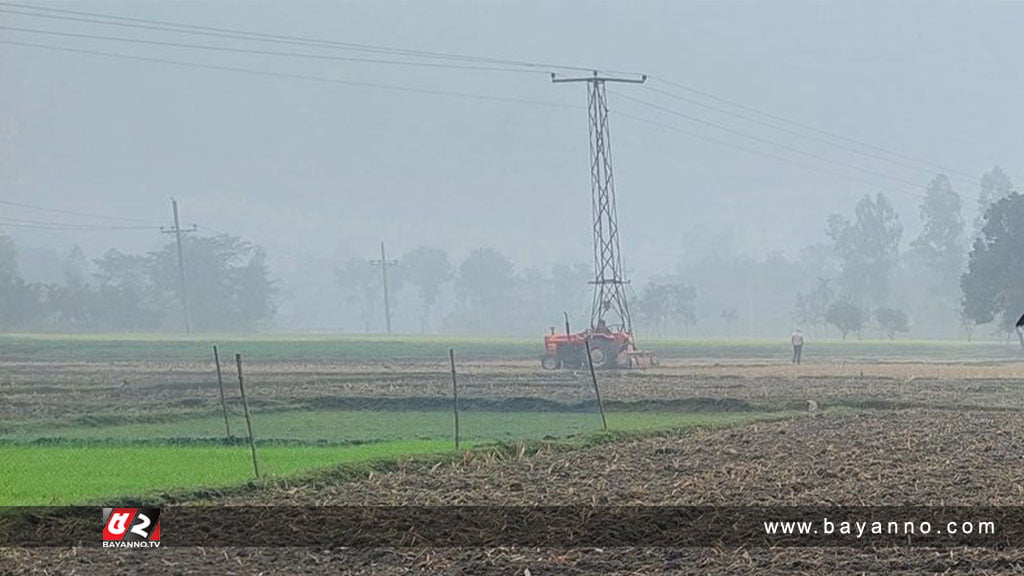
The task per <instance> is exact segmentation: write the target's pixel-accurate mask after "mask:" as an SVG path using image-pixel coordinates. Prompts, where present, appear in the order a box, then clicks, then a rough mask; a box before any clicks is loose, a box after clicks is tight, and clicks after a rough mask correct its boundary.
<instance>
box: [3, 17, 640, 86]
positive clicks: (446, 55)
mask: <svg viewBox="0 0 1024 576" xmlns="http://www.w3.org/2000/svg"><path fill="white" fill-rule="evenodd" d="M0 6H10V7H13V8H18V9H21V10H22V11H15V10H10V9H9V8H0V10H2V11H5V12H11V13H15V14H20V15H24V16H32V17H37V18H55V19H63V20H76V21H83V20H82V19H81V18H78V17H88V18H91V20H84V21H86V22H90V23H96V24H103V25H111V26H126V27H130V28H141V29H147V30H163V31H168V32H178V33H185V34H200V35H208V36H217V37H225V38H232V39H241V40H251V41H259V42H276V43H287V44H300V45H305V46H319V47H323V48H334V49H345V50H353V51H362V52H374V53H383V54H392V55H396V56H406V57H414V58H421V59H442V60H455V61H463V62H477V63H488V64H499V65H505V66H517V67H523V68H537V69H543V70H545V71H550V70H552V69H558V70H573V71H586V72H589V71H591V70H593V67H585V66H569V65H564V64H554V63H548V62H531V61H525V60H511V59H504V58H490V57H482V56H473V55H467V54H460V53H455V52H436V51H429V50H413V49H408V48H396V47H391V46H379V45H373V44H362V43H355V42H339V41H334V40H324V39H319V38H309V37H303V36H292V35H285V34H268V33H263V32H251V31H246V30H239V29H233V28H223V27H216V26H202V25H196V24H187V23H180V22H170V21H166V20H155V19H147V18H130V17H125V16H116V15H111V14H101V13H97V12H84V11H79V10H67V9H58V8H44V7H41V6H32V5H27V4H18V3H14V2H0ZM24 10H30V11H34V12H24ZM57 14H62V15H65V16H58V15H57ZM66 15H71V16H66ZM97 18H100V19H103V20H96V19H97ZM105 20H109V21H105ZM609 72H615V71H609ZM616 73H622V72H616Z"/></svg>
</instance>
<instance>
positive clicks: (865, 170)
mask: <svg viewBox="0 0 1024 576" xmlns="http://www.w3.org/2000/svg"><path fill="white" fill-rule="evenodd" d="M616 97H623V98H626V99H628V100H630V101H634V102H636V104H639V105H641V106H645V107H647V108H651V109H653V110H657V111H660V112H664V113H666V114H672V115H674V116H678V117H680V118H684V119H686V120H689V121H690V122H694V123H697V124H701V125H705V126H709V127H712V128H715V129H718V130H722V131H725V132H729V133H731V134H735V135H737V136H742V137H744V138H749V139H752V140H755V141H758V142H761V143H765V145H768V146H773V147H776V148H779V149H782V150H785V151H788V152H792V153H794V154H799V155H801V156H806V157H808V158H813V159H814V160H817V161H819V162H826V163H828V164H835V165H837V166H843V167H844V168H849V169H852V170H857V171H858V172H863V173H865V174H868V175H871V176H874V177H879V178H886V179H889V180H892V181H896V182H899V183H902V184H905V186H908V187H912V188H920V189H925V190H927V188H928V187H925V186H922V184H921V183H919V182H915V181H912V180H906V179H903V178H900V177H897V176H891V175H889V174H886V173H884V172H878V171H876V170H871V169H868V168H864V167H862V166H858V165H856V164H850V163H848V162H843V161H841V160H836V159H833V158H828V157H825V156H821V155H818V154H814V153H812V152H807V151H805V150H801V149H799V148H795V147H792V146H788V145H784V143H782V142H779V141H776V140H772V139H769V138H763V137H761V136H757V135H754V134H750V133H748V132H743V131H742V130H736V129H734V128H729V127H728V126H723V125H721V124H717V123H715V122H711V121H709V120H705V119H702V118H697V117H695V116H690V115H688V114H684V113H682V112H679V111H677V110H674V109H671V108H667V107H664V106H659V105H656V104H653V102H649V101H647V100H643V99H640V98H635V97H633V96H630V95H628V94H623V93H618V94H616Z"/></svg>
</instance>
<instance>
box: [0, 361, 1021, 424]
mask: <svg viewBox="0 0 1024 576" xmlns="http://www.w3.org/2000/svg"><path fill="white" fill-rule="evenodd" d="M459 370H460V387H461V392H460V393H461V394H462V396H463V398H465V399H467V400H469V401H470V402H472V401H473V400H474V399H476V400H477V401H486V400H492V401H500V400H509V399H523V398H527V399H534V400H537V401H551V402H558V403H563V404H574V403H580V402H588V401H590V400H591V399H592V388H591V383H590V378H589V374H587V373H585V372H576V373H573V372H546V371H543V370H541V369H540V368H539V366H537V363H536V362H535V361H515V362H497V361H494V362H480V361H474V362H466V363H462V364H460V366H459ZM225 379H226V383H227V386H228V387H229V389H230V388H231V387H233V386H235V381H234V375H233V373H232V372H230V371H229V370H228V368H227V367H225ZM246 383H247V386H248V389H249V392H248V394H249V396H250V398H251V399H252V402H253V405H254V406H256V407H257V408H259V409H264V410H273V409H289V408H317V407H328V408H344V407H346V406H362V405H365V403H366V402H367V401H368V400H367V399H392V400H393V401H392V402H391V403H390V404H389V406H394V407H401V406H402V405H405V406H406V407H409V408H413V407H417V406H424V405H433V404H438V403H442V404H443V402H444V401H445V399H447V398H449V397H450V394H451V380H450V375H449V373H448V367H447V365H446V364H445V363H443V362H429V361H418V362H411V361H410V362H375V363H369V362H316V363H292V362H250V363H247V364H246ZM601 387H602V394H603V396H604V397H605V399H606V400H608V401H609V402H610V403H612V404H613V405H615V404H616V403H619V404H621V405H624V406H628V405H634V406H639V405H646V406H647V407H648V408H656V407H657V405H658V404H659V403H664V404H666V405H669V404H668V403H671V402H673V401H675V402H679V401H686V400H691V401H692V400H694V399H718V400H727V401H732V402H739V403H745V404H747V405H749V406H750V407H754V408H767V409H780V408H794V407H800V406H801V405H803V403H805V402H806V401H807V400H814V401H816V402H818V403H819V405H821V406H822V407H826V406H834V405H846V406H851V407H862V406H867V407H927V406H932V407H935V406H939V407H978V408H996V409H1011V408H1016V407H1018V406H1021V405H1024V362H974V363H942V362H878V361H874V362H829V363H808V364H804V365H802V366H796V367H795V366H792V365H790V364H787V363H780V362H775V363H771V362H752V361H746V362H745V361H741V360H733V361H721V362H694V361H683V360H676V361H668V362H666V363H665V364H664V365H663V366H661V367H659V368H657V369H650V370H638V371H615V372H607V373H603V374H601ZM230 400H231V398H229V401H230ZM219 402H220V400H219V393H218V387H217V380H216V375H215V372H214V370H213V367H212V366H211V365H210V363H206V364H198V363H186V362H176V363H166V362H131V363H128V362H113V363H84V362H75V363H46V362H11V361H7V362H4V361H0V421H3V422H5V423H7V424H9V423H11V422H17V421H25V420H44V421H51V422H66V423H72V424H73V423H75V422H76V421H80V420H82V419H83V418H85V419H86V420H88V419H90V418H91V419H96V418H101V417H104V416H108V415H109V416H113V417H124V418H130V419H132V420H133V421H145V420H147V419H160V418H164V417H166V415H167V414H168V413H178V412H180V413H215V412H216V411H217V410H218V409H219V406H220V404H219ZM538 405H539V404H538Z"/></svg>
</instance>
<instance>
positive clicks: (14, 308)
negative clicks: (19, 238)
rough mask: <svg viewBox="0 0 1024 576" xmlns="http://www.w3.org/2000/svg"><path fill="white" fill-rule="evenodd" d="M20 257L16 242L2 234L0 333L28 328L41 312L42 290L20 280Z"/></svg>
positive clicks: (0, 243)
mask: <svg viewBox="0 0 1024 576" xmlns="http://www.w3.org/2000/svg"><path fill="white" fill-rule="evenodd" d="M17 256H18V253H17V249H16V247H15V245H14V241H13V240H11V238H10V237H8V236H7V235H5V234H0V330H12V329H19V328H24V327H26V326H29V325H30V323H31V322H32V321H33V319H34V318H35V317H36V316H37V315H38V314H39V311H40V294H39V287H38V286H36V285H32V284H27V283H26V282H25V281H24V280H23V279H22V278H21V275H20V272H19V270H18V257H17Z"/></svg>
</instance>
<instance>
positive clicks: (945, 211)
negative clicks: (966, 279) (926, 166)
mask: <svg viewBox="0 0 1024 576" xmlns="http://www.w3.org/2000/svg"><path fill="white" fill-rule="evenodd" d="M961 206H962V202H961V200H960V195H959V194H957V193H956V192H955V191H954V190H953V187H952V186H951V185H950V183H949V179H948V178H946V177H945V176H943V175H939V176H936V177H935V179H933V180H932V181H931V183H930V184H929V185H928V192H927V194H926V195H925V199H924V201H923V202H922V203H921V221H922V222H923V223H924V229H923V230H921V234H920V235H918V237H917V238H916V239H915V240H914V241H913V242H911V247H912V248H913V249H914V250H915V251H917V252H918V253H919V254H920V255H921V256H922V258H923V259H924V261H925V262H926V263H927V264H928V265H929V266H930V267H931V268H933V269H934V270H935V272H936V273H937V274H938V275H939V278H940V280H941V281H942V282H943V283H944V284H948V283H949V282H950V281H952V282H953V283H954V285H955V282H956V279H957V278H958V277H959V276H960V272H961V267H962V266H963V256H964V247H963V242H964V239H963V233H964V219H963V216H961V214H960V209H961Z"/></svg>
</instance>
